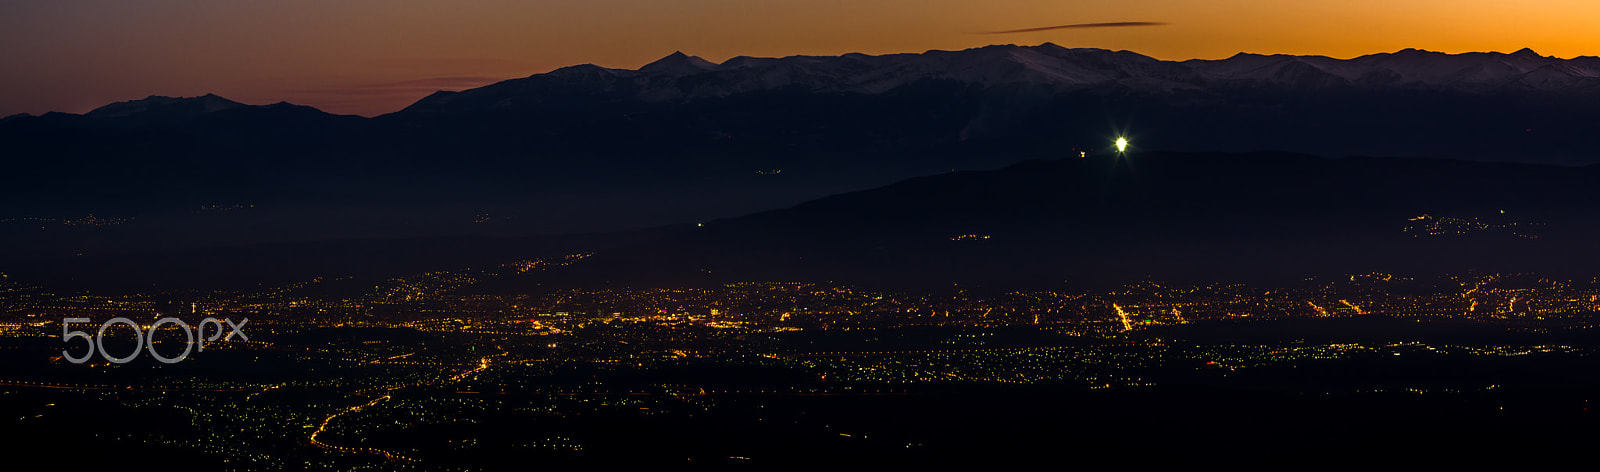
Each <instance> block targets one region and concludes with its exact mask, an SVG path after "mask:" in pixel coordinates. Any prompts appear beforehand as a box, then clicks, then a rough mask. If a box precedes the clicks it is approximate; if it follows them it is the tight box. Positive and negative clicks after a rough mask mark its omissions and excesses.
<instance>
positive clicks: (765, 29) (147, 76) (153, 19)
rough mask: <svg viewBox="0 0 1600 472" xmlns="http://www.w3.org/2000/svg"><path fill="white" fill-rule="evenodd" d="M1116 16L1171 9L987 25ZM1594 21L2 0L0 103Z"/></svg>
mask: <svg viewBox="0 0 1600 472" xmlns="http://www.w3.org/2000/svg"><path fill="white" fill-rule="evenodd" d="M1108 22H1159V23H1165V24H1164V25H1159V26H1126V27H1103V28H1074V29H1056V30H1045V31H1032V32H1022V33H1011V34H979V33H981V32H989V31H1010V30H1021V29H1031V28H1040V27H1048V26H1057V25H1069V24H1083V23H1108ZM1596 31H1600V3H1596V2H1594V1H1592V0H1527V1H1521V2H1507V1H1503V0H1344V1H1337V2H1318V3H1315V4H1312V3H1310V2H1301V1H1282V0H1208V1H1189V0H1123V1H1116V2H1064V1H1046V0H988V1H981V2H980V1H972V0H872V1H843V0H826V1H818V0H804V1H802V0H756V1H752V0H650V1H642V0H550V1H509V0H457V1H450V2H441V1H422V0H276V1H220V2H219V1H193V0H49V1H46V0H10V1H7V2H5V3H0V44H4V45H5V46H4V47H3V48H0V70H4V72H3V73H0V116H4V115H10V114H14V113H33V114H40V113H44V112H47V111H63V112H72V113H82V112H85V111H88V110H90V109H93V108H95V107H97V106H100V105H104V104H107V103H110V102H115V101H121V100H132V99H139V98H143V97H146V96H149V95H167V96H195V95H203V94H206V93H216V94H218V95H222V96H224V97H227V98H230V99H233V100H238V101H241V102H245V103H251V104H263V103H274V102H278V101H289V102H292V103H297V104H303V105H311V106H315V107H318V108H321V109H323V110H326V111H329V112H333V113H348V114H360V115H368V116H371V115H376V114H382V113H387V112H391V111H395V110H398V109H400V108H401V107H404V106H405V105H407V104H409V103H411V102H413V101H415V100H416V99H418V98H421V97H422V96H424V95H427V94H428V93H429V92H431V91H434V90H460V89H463V88H470V87H475V86H480V85H485V84H488V83H492V82H494V81H498V80H503V79H508V78H515V77H523V76H527V75H530V74H535V73H540V72H546V71H549V70H551V69H554V68H557V67H562V66H567V65H573V64H582V63H593V64H598V65H602V66H606V67H616V68H629V69H632V68H637V67H639V66H641V65H643V64H646V63H648V62H650V61H652V60H654V59H657V58H659V57H661V56H665V55H667V54H670V53H672V52H673V51H679V50H681V51H683V52H685V53H687V54H692V55H698V56H701V57H704V58H706V59H709V60H712V61H719V62H720V61H723V60H726V59H728V58H730V57H734V56H740V55H749V56H788V55H797V54H809V55H837V54H843V53H849V52H861V53H867V54H887V53H900V52H922V51H926V50H930V49H945V50H950V49H964V48H971V47H978V46H984V45H988V44H1006V43H1010V44H1025V45H1032V44H1039V43H1044V42H1053V43H1056V44H1059V45H1062V46H1067V47H1096V48H1106V49H1117V50H1130V51H1135V52H1139V53H1142V54H1145V55H1149V56H1153V57H1156V58H1159V59H1169V60H1181V59H1192V58H1209V59H1215V58H1225V57H1228V56H1231V55H1233V54H1235V53H1238V52H1241V51H1243V52H1255V53H1269V54H1270V53H1284V54H1320V55H1327V56H1333V57H1339V58H1349V57H1354V56H1359V55H1363V54H1370V53H1376V52H1393V51H1396V50H1399V49H1403V48H1408V47H1411V48H1421V49H1428V50H1434V51H1443V52H1451V53H1458V52H1470V51H1500V52H1511V51H1515V50H1517V49H1520V48H1523V47H1530V48H1533V49H1534V50H1535V51H1537V52H1539V53H1540V54H1544V55H1551V56H1558V57H1565V58H1570V57H1574V56H1582V55H1590V56H1592V55H1600V35H1596V34H1595V32H1596Z"/></svg>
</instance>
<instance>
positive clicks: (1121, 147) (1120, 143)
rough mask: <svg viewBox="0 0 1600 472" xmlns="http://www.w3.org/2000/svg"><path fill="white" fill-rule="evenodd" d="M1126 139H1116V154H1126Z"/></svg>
mask: <svg viewBox="0 0 1600 472" xmlns="http://www.w3.org/2000/svg"><path fill="white" fill-rule="evenodd" d="M1127 150H1128V138H1117V152H1119V153H1120V152H1127Z"/></svg>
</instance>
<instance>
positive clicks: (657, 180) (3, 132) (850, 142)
mask: <svg viewBox="0 0 1600 472" xmlns="http://www.w3.org/2000/svg"><path fill="white" fill-rule="evenodd" d="M1595 109H1600V58H1595V57H1578V58H1573V59H1559V58H1553V57H1544V56H1540V55H1539V54H1537V53H1535V52H1533V51H1531V50H1526V49H1524V50H1520V51H1517V52H1514V53H1510V54H1502V53H1468V54H1443V53H1437V52H1429V51H1421V50H1414V49H1407V50H1403V51H1399V52H1395V53H1386V54H1374V55H1369V56H1362V57H1358V58H1354V59H1347V60H1341V59H1334V58H1328V57H1321V56H1285V55H1270V56H1268V55H1255V54H1239V55H1236V56H1233V57H1230V58H1227V59H1222V60H1189V61H1162V60H1157V59H1154V58H1150V57H1147V56H1143V55H1140V54H1136V53H1133V52H1127V51H1108V50H1101V49H1072V48H1064V47H1060V46H1056V45H1054V44H1043V45H1039V46H1011V45H1004V46H990V47H984V48H976V49H969V50H963V51H929V52H926V53H922V54H891V55H882V56H869V55H863V54H846V55H842V56H836V57H816V56H794V57H786V58H752V57H736V58H732V59H729V60H727V61H723V62H722V63H720V64H719V63H713V62H711V61H706V60H704V59H700V58H697V57H693V56H688V55H685V54H682V53H674V54H672V55H669V56H667V57H664V58H662V59H661V60H658V61H656V62H653V63H651V64H648V65H646V66H644V67H641V68H640V69H638V70H622V69H609V68H603V67H598V66H593V65H580V66H573V67H567V68H562V69H557V70H554V71H551V72H548V73H543V74H535V75H532V76H529V77H526V78H521V79H513V80H507V81H503V82H499V83H495V84H492V85H488V86H484V87H480V88H476V89H470V90H463V91H459V92H437V93H434V94H432V95H429V96H427V97H424V98H422V99H421V100H419V101H417V102H416V103H414V104H412V105H411V106H408V107H406V108H405V109H403V110H400V111H397V112H395V113H391V114H387V115H382V116H377V117H372V118H363V117H356V116H340V115H332V114H328V113H324V112H321V111H319V110H316V109H314V108H310V107H305V106H298V105H293V104H288V103H278V104H273V105H246V104H242V103H238V102H234V101H231V100H228V99H225V98H222V97H218V96H215V95H206V96H201V97H193V98H170V97H150V98H147V99H143V100H134V101H129V102H121V103H116V104H111V105H107V106H104V107H101V108H98V109H95V110H93V111H91V112H88V113H85V114H82V115H73V114H64V113H48V114H45V115H42V116H12V117H7V118H4V119H3V120H0V150H3V151H4V152H5V153H6V155H7V156H11V157H9V158H8V159H6V163H5V165H6V167H7V172H5V173H3V174H0V195H3V196H4V198H3V199H0V247H4V248H5V249H4V251H0V259H13V260H15V259H40V258H55V257H79V256H77V255H78V254H86V255H89V256H95V255H114V254H134V253H151V252H161V251H184V250H191V249H196V248H207V247H228V246H248V245H259V244H293V243H301V242H312V241H326V240H355V239H370V238H385V239H395V238H401V239H406V238H441V237H490V238H504V237H523V236H529V235H539V234H561V233H583V232H608V231H618V230H629V229H639V228H649V227H656V226H661V225H670V224H676V223H694V222H707V221H712V220H716V219H719V218H731V217H736V216H739V215H746V214H755V213H760V212H762V211H767V210H773V209H779V208H785V207H790V206H794V205H797V204H800V203H802V202H807V201H812V200H816V199H819V198H823V197H826V196H829V195H838V194H844V193H848V192H853V191H860V190H864V189H871V188H878V187H883V186H885V185H889V184H892V183H894V182H898V181H902V180H904V179H908V178H914V177H919V176H931V175H939V174H947V173H952V172H954V173H955V174H960V173H961V171H985V170H995V169H1002V168H1006V167H1007V166H1011V165H1013V164H1017V163H1019V162H1024V161H1029V160H1044V161H1054V160H1057V159H1061V158H1072V157H1076V156H1079V155H1085V156H1101V157H1104V156H1105V154H1104V153H1105V152H1106V150H1105V148H1106V147H1108V146H1109V143H1110V141H1112V140H1113V139H1114V138H1116V137H1118V136H1126V137H1128V138H1129V139H1130V140H1131V141H1132V142H1133V150H1134V152H1135V153H1145V154H1146V155H1163V154H1161V153H1155V154H1151V153H1152V152H1156V151H1162V152H1231V153H1239V152H1253V151H1283V152H1289V153H1295V154H1294V155H1299V154H1303V155H1311V156H1319V157H1322V158H1328V157H1343V156H1393V157H1400V158H1422V159H1456V160H1472V161H1499V162H1511V163H1520V164H1533V165H1550V164H1555V165H1564V166H1577V165H1588V164H1593V163H1596V162H1600V153H1596V152H1595V150H1596V149H1600V133H1596V132H1595V130H1600V115H1597V114H1595V113H1593V110H1595ZM1080 153H1081V154H1080ZM1284 155H1291V154H1284ZM1197 175H1210V174H1206V173H1200V174H1197ZM1419 178H1421V177H1419ZM1240 185H1245V186H1249V185H1255V184H1253V183H1250V182H1241V183H1240ZM1350 191H1358V190H1356V189H1350Z"/></svg>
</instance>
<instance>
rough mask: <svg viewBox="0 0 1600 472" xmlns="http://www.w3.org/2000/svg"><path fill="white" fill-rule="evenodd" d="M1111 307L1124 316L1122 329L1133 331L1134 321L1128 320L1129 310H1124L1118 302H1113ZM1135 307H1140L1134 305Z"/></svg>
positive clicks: (1120, 315)
mask: <svg viewBox="0 0 1600 472" xmlns="http://www.w3.org/2000/svg"><path fill="white" fill-rule="evenodd" d="M1111 308H1114V309H1116V310H1117V316H1119V317H1121V318H1122V330H1123V331H1133V323H1131V322H1129V321H1128V312H1126V311H1122V307H1120V306H1117V304H1115V303H1112V304H1111ZM1134 308H1138V307H1134Z"/></svg>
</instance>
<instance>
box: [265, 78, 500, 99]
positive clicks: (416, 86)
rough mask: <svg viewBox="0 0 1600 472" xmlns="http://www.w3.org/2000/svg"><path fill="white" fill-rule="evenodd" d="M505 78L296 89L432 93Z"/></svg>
mask: <svg viewBox="0 0 1600 472" xmlns="http://www.w3.org/2000/svg"><path fill="white" fill-rule="evenodd" d="M501 80H505V78H504V77H429V78H425V79H413V80H402V81H398V82H381V83H372V84H359V85H351V86H345V87H333V88H324V89H312V90H294V91H293V92H296V93H312V94H321V93H325V94H340V95H381V94H394V93H417V92H423V93H431V92H433V91H435V90H460V89H467V88H473V87H481V86H484V85H488V84H492V83H495V82H499V81H501Z"/></svg>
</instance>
